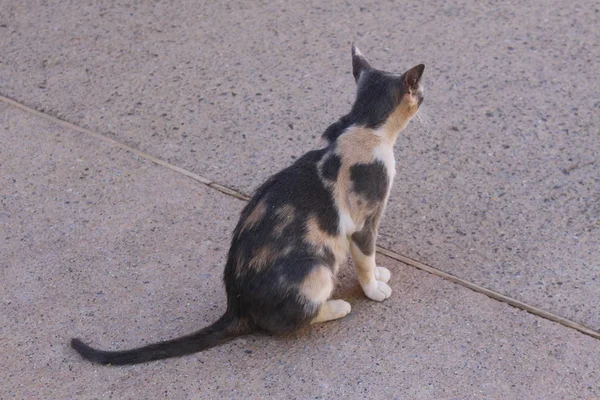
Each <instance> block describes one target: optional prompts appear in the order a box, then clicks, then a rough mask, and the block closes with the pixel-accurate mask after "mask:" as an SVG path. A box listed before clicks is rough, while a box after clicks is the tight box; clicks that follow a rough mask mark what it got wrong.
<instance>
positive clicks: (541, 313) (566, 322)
mask: <svg viewBox="0 0 600 400" xmlns="http://www.w3.org/2000/svg"><path fill="white" fill-rule="evenodd" d="M0 101H2V102H4V103H6V104H8V105H10V106H13V107H15V108H18V109H20V110H22V111H24V112H26V113H29V114H33V115H35V116H38V117H40V118H44V119H46V120H49V121H51V122H53V123H55V124H57V125H60V126H62V127H64V128H67V129H70V130H73V131H76V132H80V133H83V134H86V135H90V136H92V137H94V138H96V139H99V140H101V141H103V142H105V143H107V144H110V145H113V146H116V147H118V148H120V149H122V150H125V151H128V152H131V153H133V154H135V155H137V156H138V157H141V158H144V159H146V160H149V161H151V162H153V163H155V164H158V165H160V166H163V167H166V168H168V169H170V170H172V171H175V172H177V173H180V174H182V175H185V176H187V177H189V178H192V179H194V180H196V181H198V182H200V183H203V184H204V185H206V186H208V187H210V188H211V189H215V190H218V191H219V192H221V193H223V194H225V195H228V196H231V197H235V198H236V199H238V200H243V201H248V200H250V197H249V196H247V195H245V194H243V193H240V192H238V191H236V190H234V189H231V188H229V187H227V186H224V185H221V184H220V183H217V182H214V181H212V180H210V179H208V178H205V177H203V176H201V175H198V174H195V173H193V172H190V171H188V170H185V169H183V168H180V167H177V166H176V165H173V164H171V163H168V162H166V161H163V160H161V159H159V158H156V157H154V156H152V155H150V154H148V153H145V152H143V151H140V150H137V149H134V148H133V147H130V146H127V145H126V144H123V143H120V142H118V141H116V140H114V139H111V138H109V137H107V136H105V135H102V134H100V133H97V132H94V131H92V130H90V129H87V128H82V127H80V126H77V125H75V124H73V123H71V122H68V121H65V120H62V119H60V118H57V117H55V116H52V115H49V114H46V113H43V112H41V111H38V110H36V109H33V108H31V107H28V106H26V105H24V104H22V103H19V102H17V101H15V100H12V99H10V98H8V97H5V96H3V95H0ZM377 253H379V254H381V255H383V256H386V257H389V258H391V259H394V260H396V261H400V262H402V263H404V264H408V265H410V266H412V267H414V268H417V269H419V270H421V271H425V272H428V273H430V274H432V275H435V276H437V277H439V278H442V279H445V280H448V281H450V282H452V283H455V284H457V285H460V286H463V287H465V288H467V289H470V290H472V291H474V292H477V293H481V294H483V295H485V296H487V297H489V298H491V299H494V300H497V301H500V302H502V303H506V304H508V305H511V306H513V307H516V308H518V309H521V310H524V311H527V312H528V313H530V314H533V315H536V316H538V317H540V318H544V319H547V320H549V321H553V322H556V323H558V324H561V325H563V326H565V327H567V328H571V329H575V330H577V331H579V332H581V333H583V334H585V335H588V336H591V337H593V338H595V339H600V332H598V331H595V330H593V329H591V328H589V327H587V326H585V325H582V324H579V323H577V322H574V321H571V320H570V319H567V318H564V317H561V316H559V315H556V314H554V313H551V312H549V311H546V310H543V309H541V308H538V307H535V306H531V305H529V304H526V303H523V302H521V301H519V300H516V299H513V298H511V297H508V296H505V295H503V294H501V293H498V292H495V291H493V290H491V289H488V288H485V287H483V286H480V285H477V284H475V283H473V282H469V281H467V280H464V279H461V278H459V277H457V276H454V275H452V274H449V273H447V272H444V271H442V270H439V269H437V268H434V267H431V266H429V265H426V264H423V263H421V262H419V261H416V260H413V259H411V258H409V257H406V256H404V255H402V254H399V253H396V252H394V251H392V250H388V249H385V248H383V247H381V246H377Z"/></svg>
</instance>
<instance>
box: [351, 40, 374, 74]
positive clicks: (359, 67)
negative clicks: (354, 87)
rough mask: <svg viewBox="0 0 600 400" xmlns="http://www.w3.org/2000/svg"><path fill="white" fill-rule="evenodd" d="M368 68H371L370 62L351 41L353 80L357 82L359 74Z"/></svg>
mask: <svg viewBox="0 0 600 400" xmlns="http://www.w3.org/2000/svg"><path fill="white" fill-rule="evenodd" d="M368 69H371V64H369V62H368V61H367V59H366V58H365V56H364V55H363V54H362V53H361V52H360V50H359V49H358V47H356V46H355V45H354V43H352V75H354V80H355V81H356V83H358V78H360V74H361V73H362V72H364V71H366V70H368Z"/></svg>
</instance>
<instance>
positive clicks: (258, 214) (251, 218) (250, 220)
mask: <svg viewBox="0 0 600 400" xmlns="http://www.w3.org/2000/svg"><path fill="white" fill-rule="evenodd" d="M265 215H267V204H266V203H265V202H264V201H261V202H259V203H258V204H257V205H256V206H255V207H254V208H253V209H252V211H251V212H250V214H248V217H246V219H245V220H244V224H243V226H242V230H245V231H246V230H249V229H252V228H253V227H254V226H256V225H257V224H258V223H259V222H260V221H262V219H263V218H264V217H265Z"/></svg>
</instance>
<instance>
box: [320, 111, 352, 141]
mask: <svg viewBox="0 0 600 400" xmlns="http://www.w3.org/2000/svg"><path fill="white" fill-rule="evenodd" d="M351 125H352V121H351V120H350V119H349V118H348V117H342V118H340V119H339V120H337V121H336V122H334V123H333V124H331V125H329V126H328V127H327V129H325V132H324V133H323V135H321V136H322V137H323V138H324V139H326V140H328V141H329V143H332V142H335V140H336V139H337V138H338V137H340V135H341V134H342V133H344V131H345V130H346V129H348V127H350V126H351Z"/></svg>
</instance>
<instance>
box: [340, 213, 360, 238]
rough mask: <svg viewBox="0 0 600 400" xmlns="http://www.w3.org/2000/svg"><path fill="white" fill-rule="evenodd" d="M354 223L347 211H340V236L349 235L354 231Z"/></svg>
mask: <svg viewBox="0 0 600 400" xmlns="http://www.w3.org/2000/svg"><path fill="white" fill-rule="evenodd" d="M356 229H357V228H356V224H355V223H354V221H353V220H352V217H351V216H350V214H348V213H347V212H341V213H340V233H341V234H342V236H350V235H352V234H353V233H354V232H356Z"/></svg>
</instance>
